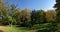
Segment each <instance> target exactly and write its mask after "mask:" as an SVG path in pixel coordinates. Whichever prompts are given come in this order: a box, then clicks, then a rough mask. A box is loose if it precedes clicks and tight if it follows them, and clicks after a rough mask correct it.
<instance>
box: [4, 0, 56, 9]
mask: <svg viewBox="0 0 60 32" xmlns="http://www.w3.org/2000/svg"><path fill="white" fill-rule="evenodd" d="M5 1H6V0H5ZM10 4H15V5H17V7H18V8H20V9H25V8H27V7H28V8H29V9H30V10H34V9H35V10H40V9H43V10H50V9H53V6H54V4H55V0H10Z"/></svg>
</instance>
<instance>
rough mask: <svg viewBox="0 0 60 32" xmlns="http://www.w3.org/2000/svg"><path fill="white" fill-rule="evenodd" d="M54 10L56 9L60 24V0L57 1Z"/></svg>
mask: <svg viewBox="0 0 60 32" xmlns="http://www.w3.org/2000/svg"><path fill="white" fill-rule="evenodd" d="M54 8H56V20H57V22H58V23H60V0H56V4H55V6H54Z"/></svg>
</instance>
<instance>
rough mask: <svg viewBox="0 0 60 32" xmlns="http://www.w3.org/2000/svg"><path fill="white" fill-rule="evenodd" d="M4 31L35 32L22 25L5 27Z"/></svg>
mask: <svg viewBox="0 0 60 32" xmlns="http://www.w3.org/2000/svg"><path fill="white" fill-rule="evenodd" d="M4 31H5V32H35V31H34V30H28V29H27V28H22V27H14V26H13V27H7V29H6V30H4Z"/></svg>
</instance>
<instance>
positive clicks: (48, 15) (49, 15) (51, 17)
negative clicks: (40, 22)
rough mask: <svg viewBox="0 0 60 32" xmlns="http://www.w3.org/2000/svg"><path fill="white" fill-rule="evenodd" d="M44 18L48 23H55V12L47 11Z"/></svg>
mask: <svg viewBox="0 0 60 32" xmlns="http://www.w3.org/2000/svg"><path fill="white" fill-rule="evenodd" d="M45 17H46V20H47V22H48V23H51V22H55V20H56V12H55V11H54V10H47V12H45Z"/></svg>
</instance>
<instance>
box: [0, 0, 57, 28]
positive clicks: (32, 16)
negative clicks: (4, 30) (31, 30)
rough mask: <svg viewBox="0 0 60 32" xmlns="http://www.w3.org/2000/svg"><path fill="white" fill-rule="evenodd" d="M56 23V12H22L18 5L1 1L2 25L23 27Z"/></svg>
mask: <svg viewBox="0 0 60 32" xmlns="http://www.w3.org/2000/svg"><path fill="white" fill-rule="evenodd" d="M53 22H56V12H55V11H54V10H48V11H44V10H29V9H28V8H25V9H24V10H21V9H19V8H17V7H16V5H14V4H11V5H9V4H8V5H6V4H4V3H3V2H2V0H1V1H0V23H3V24H6V25H7V24H11V25H12V24H15V25H20V26H23V27H26V26H33V25H34V24H43V23H53Z"/></svg>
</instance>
